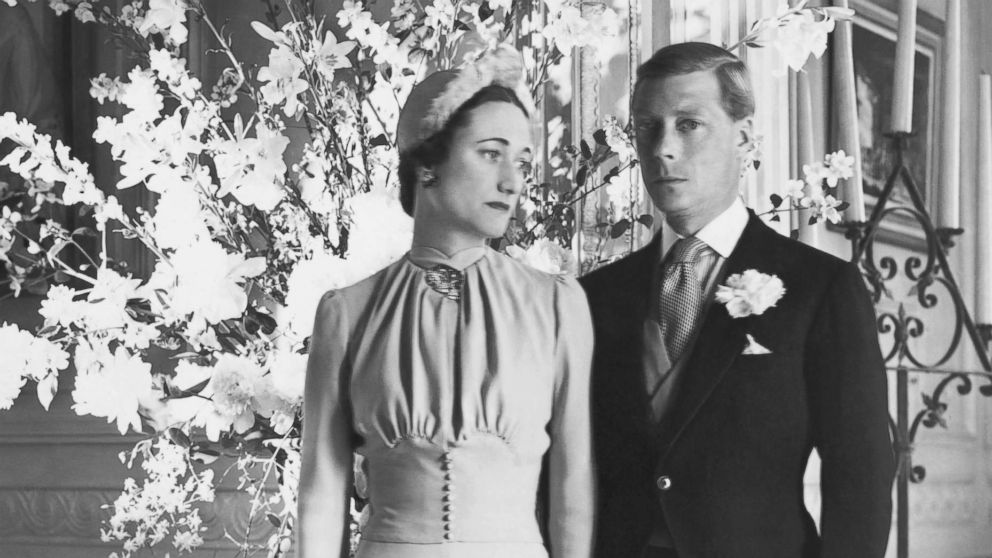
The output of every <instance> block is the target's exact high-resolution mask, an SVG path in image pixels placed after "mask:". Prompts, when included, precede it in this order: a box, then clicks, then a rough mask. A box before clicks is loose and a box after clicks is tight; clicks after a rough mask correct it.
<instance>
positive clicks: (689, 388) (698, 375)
mask: <svg viewBox="0 0 992 558" xmlns="http://www.w3.org/2000/svg"><path fill="white" fill-rule="evenodd" d="M767 234H778V233H776V232H775V231H772V230H771V229H770V228H768V226H767V225H765V224H764V223H762V222H761V220H760V219H759V218H758V217H756V216H755V215H754V213H753V212H751V216H750V219H749V220H748V224H747V226H746V227H745V228H744V232H743V233H742V234H741V238H740V240H739V241H738V242H737V246H736V247H735V248H734V251H733V252H732V253H731V254H730V257H729V258H727V262H726V265H725V266H724V270H723V277H721V281H720V282H721V283H722V282H723V278H725V277H727V276H730V275H732V274H735V273H741V272H742V271H744V270H745V269H749V268H756V269H761V268H762V266H761V260H762V247H763V246H767V242H765V241H764V240H763V239H764V238H767V237H766V236H765V235H767ZM746 322H747V320H746V319H734V318H731V317H730V314H728V313H727V309H726V307H725V306H724V305H722V304H720V303H718V302H715V301H714V302H713V304H711V305H710V307H709V310H708V311H707V313H706V317H705V319H704V321H703V323H702V326H701V329H700V331H699V335H698V337H697V338H696V344H695V346H694V347H693V349H692V354H691V356H690V357H689V361H688V363H686V369H685V370H684V371H683V374H682V384H681V386H680V387H679V391H678V392H677V393H676V394H675V396H674V398H673V400H672V401H673V407H672V410H671V412H670V413H667V414H666V416H665V419H664V421H663V422H662V424H661V425H660V428H659V431H658V435H659V442H660V444H659V448H660V449H661V452H662V458H664V456H665V455H667V453H668V451H669V450H670V449H671V447H672V445H674V443H675V442H676V441H677V440H678V437H679V435H681V433H682V431H683V430H685V428H686V426H688V424H689V423H690V422H691V421H692V419H693V417H695V416H696V413H698V412H699V409H700V408H701V407H702V406H703V404H704V403H705V402H706V400H707V399H708V398H709V396H710V394H712V393H713V390H714V389H715V388H716V386H717V384H719V383H720V380H721V379H723V377H724V376H725V375H726V374H727V371H728V370H729V369H730V367H731V365H732V364H733V362H734V360H735V359H736V358H737V356H738V355H740V354H741V351H742V350H743V349H744V345H745V342H746V336H745V333H746V325H747V323H746Z"/></svg>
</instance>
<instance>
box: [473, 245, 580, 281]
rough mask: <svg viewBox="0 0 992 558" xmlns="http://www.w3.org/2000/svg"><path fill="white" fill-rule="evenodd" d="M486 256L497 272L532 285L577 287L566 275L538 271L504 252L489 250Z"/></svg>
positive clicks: (570, 277)
mask: <svg viewBox="0 0 992 558" xmlns="http://www.w3.org/2000/svg"><path fill="white" fill-rule="evenodd" d="M488 256H489V259H490V261H492V262H493V264H494V268H496V271H497V272H500V273H505V274H508V275H515V276H517V278H518V279H520V280H522V281H526V282H529V283H531V284H532V285H539V286H543V287H545V288H548V289H558V288H568V286H569V285H574V286H575V287H576V288H577V287H578V282H577V281H576V279H575V278H574V277H572V276H571V275H569V274H568V273H558V272H552V271H547V270H544V269H539V268H537V267H534V266H533V265H530V264H528V263H525V262H523V261H520V260H518V259H516V258H513V257H512V256H510V255H508V254H506V253H504V252H497V251H495V250H489V254H488Z"/></svg>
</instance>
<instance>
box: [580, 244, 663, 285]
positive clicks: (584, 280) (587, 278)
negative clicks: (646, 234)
mask: <svg viewBox="0 0 992 558" xmlns="http://www.w3.org/2000/svg"><path fill="white" fill-rule="evenodd" d="M656 251H657V245H656V243H655V242H651V243H650V244H648V245H647V246H645V247H643V248H641V249H640V250H637V251H635V252H633V253H631V254H629V255H627V256H625V257H623V258H620V259H618V260H615V261H613V262H610V263H608V264H606V265H604V266H602V267H599V268H596V269H595V270H593V271H590V272H589V273H586V274H585V275H583V276H582V277H580V278H579V283H580V284H581V285H582V288H584V289H585V290H586V292H587V293H590V294H595V293H597V292H602V291H604V290H609V289H610V288H611V287H620V286H621V284H622V283H624V282H626V281H625V280H631V279H633V278H635V277H637V276H638V275H640V274H643V273H645V272H646V271H647V270H650V263H651V261H652V260H653V259H657V258H652V256H653V255H654V254H653V252H656Z"/></svg>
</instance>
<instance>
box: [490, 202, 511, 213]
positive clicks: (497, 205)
mask: <svg viewBox="0 0 992 558" xmlns="http://www.w3.org/2000/svg"><path fill="white" fill-rule="evenodd" d="M486 205H488V206H489V207H491V208H493V209H495V210H497V211H509V210H510V204H508V203H503V202H498V201H492V202H486Z"/></svg>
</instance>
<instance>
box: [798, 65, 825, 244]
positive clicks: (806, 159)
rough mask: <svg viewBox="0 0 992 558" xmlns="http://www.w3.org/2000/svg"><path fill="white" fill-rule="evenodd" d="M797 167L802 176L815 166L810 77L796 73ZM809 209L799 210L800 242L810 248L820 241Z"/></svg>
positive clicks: (814, 187)
mask: <svg viewBox="0 0 992 558" xmlns="http://www.w3.org/2000/svg"><path fill="white" fill-rule="evenodd" d="M796 98H797V103H796V109H797V110H796V162H797V163H798V164H797V165H796V167H797V168H798V169H799V174H800V175H802V169H803V165H811V164H813V162H814V161H813V101H812V97H811V95H810V91H809V77H808V76H807V75H806V72H796ZM821 188H822V186H821V185H819V184H807V185H806V186H805V187H804V188H803V192H805V194H806V195H807V196H809V195H811V194H814V193H816V192H817V191H818V190H820V189H821ZM809 216H810V210H809V209H801V210H799V240H800V241H801V242H803V243H805V244H808V245H810V246H817V244H819V240H820V234H819V224H816V225H810V224H809Z"/></svg>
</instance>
